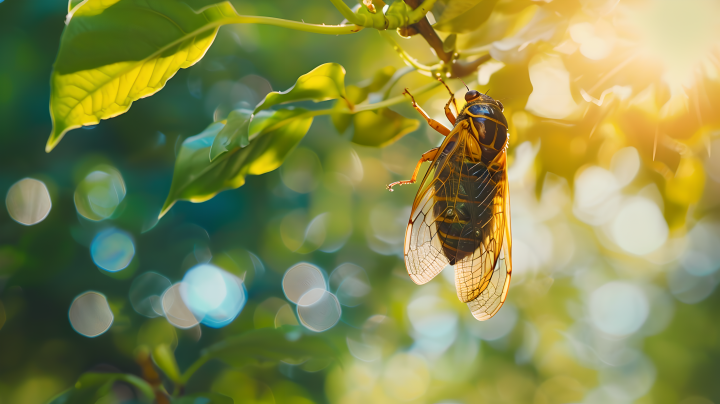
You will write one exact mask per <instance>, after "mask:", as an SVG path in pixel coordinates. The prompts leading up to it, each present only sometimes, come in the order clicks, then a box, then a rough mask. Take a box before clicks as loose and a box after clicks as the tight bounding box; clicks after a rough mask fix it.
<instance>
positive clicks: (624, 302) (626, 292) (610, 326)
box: [590, 281, 650, 336]
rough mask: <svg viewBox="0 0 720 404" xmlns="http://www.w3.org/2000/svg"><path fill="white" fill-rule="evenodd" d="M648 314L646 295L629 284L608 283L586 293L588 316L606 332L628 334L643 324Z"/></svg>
mask: <svg viewBox="0 0 720 404" xmlns="http://www.w3.org/2000/svg"><path fill="white" fill-rule="evenodd" d="M649 313H650V304H649V302H648V298H647V296H645V293H644V292H643V291H642V290H640V288H638V287H637V286H635V285H633V284H631V283H627V282H623V281H614V282H609V283H606V284H604V285H603V286H601V287H599V288H597V289H596V290H595V291H594V292H592V294H591V295H590V319H591V320H592V323H593V324H594V325H595V327H597V328H598V329H599V330H600V331H602V332H604V333H606V334H610V335H614V336H626V335H629V334H632V333H634V332H636V331H637V330H639V329H640V327H641V326H642V325H643V324H644V323H645V320H647V317H648V314H649Z"/></svg>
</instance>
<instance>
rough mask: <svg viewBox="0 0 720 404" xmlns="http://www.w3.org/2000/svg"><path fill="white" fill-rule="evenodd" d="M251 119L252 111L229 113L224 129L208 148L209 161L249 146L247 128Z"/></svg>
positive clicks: (237, 110) (238, 110)
mask: <svg viewBox="0 0 720 404" xmlns="http://www.w3.org/2000/svg"><path fill="white" fill-rule="evenodd" d="M251 119H252V111H250V110H247V109H236V110H234V111H230V114H228V117H227V123H226V124H225V127H224V128H222V130H221V131H220V133H218V135H217V136H216V137H215V140H214V141H213V144H212V147H211V148H210V161H213V160H215V159H216V158H217V157H218V156H219V155H221V154H223V153H226V152H227V151H228V150H231V149H234V148H235V147H245V146H247V145H248V144H250V140H249V139H248V135H249V133H248V128H249V126H250V120H251Z"/></svg>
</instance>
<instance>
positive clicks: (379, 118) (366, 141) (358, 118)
mask: <svg viewBox="0 0 720 404" xmlns="http://www.w3.org/2000/svg"><path fill="white" fill-rule="evenodd" d="M353 124H354V125H355V132H354V133H353V137H352V141H353V143H357V144H360V145H363V146H376V147H384V146H387V145H389V144H391V143H393V142H395V141H396V140H398V139H400V138H401V137H403V136H405V135H407V134H408V133H410V132H412V131H414V130H416V129H417V128H418V127H420V122H419V121H417V120H415V119H409V118H405V117H404V116H402V115H400V114H398V113H397V112H395V111H392V110H390V109H388V108H383V109H380V110H377V111H362V112H359V113H357V114H355V115H353Z"/></svg>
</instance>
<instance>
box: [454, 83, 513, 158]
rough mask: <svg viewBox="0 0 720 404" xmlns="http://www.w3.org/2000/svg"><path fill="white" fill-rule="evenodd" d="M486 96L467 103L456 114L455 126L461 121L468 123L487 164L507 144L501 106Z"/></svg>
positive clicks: (506, 133)
mask: <svg viewBox="0 0 720 404" xmlns="http://www.w3.org/2000/svg"><path fill="white" fill-rule="evenodd" d="M487 98H488V100H484V99H481V100H479V101H476V102H473V103H470V104H468V105H467V106H466V107H465V108H464V109H463V112H462V113H461V114H460V116H458V120H457V124H456V126H457V125H460V124H462V122H463V121H467V122H468V123H469V124H470V125H469V126H470V130H471V131H472V133H473V135H474V136H475V138H476V139H477V140H478V143H479V144H480V147H481V148H482V156H481V161H482V162H483V163H485V165H488V166H489V165H490V163H491V162H492V161H493V160H494V159H495V157H497V155H498V154H499V153H500V152H501V151H502V150H503V149H504V148H505V146H506V145H507V141H508V124H507V120H506V119H505V115H503V113H502V110H501V107H500V106H498V105H497V103H496V102H495V101H494V100H492V99H491V98H490V97H487Z"/></svg>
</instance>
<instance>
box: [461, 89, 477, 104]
mask: <svg viewBox="0 0 720 404" xmlns="http://www.w3.org/2000/svg"><path fill="white" fill-rule="evenodd" d="M479 96H480V93H479V92H477V91H475V90H470V91H468V92H467V93H465V101H467V102H470V101H472V100H474V99H475V98H478V97H479Z"/></svg>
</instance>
